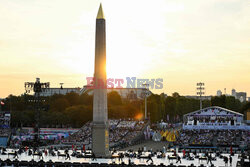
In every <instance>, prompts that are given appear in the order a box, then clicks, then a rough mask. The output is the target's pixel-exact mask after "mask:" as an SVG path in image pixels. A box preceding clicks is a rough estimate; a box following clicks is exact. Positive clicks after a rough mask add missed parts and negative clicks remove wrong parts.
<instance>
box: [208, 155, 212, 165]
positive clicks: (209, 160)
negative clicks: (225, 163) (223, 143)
mask: <svg viewBox="0 0 250 167" xmlns="http://www.w3.org/2000/svg"><path fill="white" fill-rule="evenodd" d="M209 162H210V164H211V165H212V164H213V163H212V156H211V154H210V155H208V156H207V164H209Z"/></svg>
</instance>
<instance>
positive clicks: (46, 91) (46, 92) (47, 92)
mask: <svg viewBox="0 0 250 167" xmlns="http://www.w3.org/2000/svg"><path fill="white" fill-rule="evenodd" d="M71 92H75V93H77V94H80V92H81V88H79V87H78V88H63V87H61V88H47V89H43V91H42V92H41V93H40V96H53V95H55V94H61V95H66V94H67V93H71Z"/></svg>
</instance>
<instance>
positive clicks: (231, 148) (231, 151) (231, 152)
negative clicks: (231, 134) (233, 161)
mask: <svg viewBox="0 0 250 167" xmlns="http://www.w3.org/2000/svg"><path fill="white" fill-rule="evenodd" d="M230 154H231V155H232V154H233V147H232V146H231V147H230Z"/></svg>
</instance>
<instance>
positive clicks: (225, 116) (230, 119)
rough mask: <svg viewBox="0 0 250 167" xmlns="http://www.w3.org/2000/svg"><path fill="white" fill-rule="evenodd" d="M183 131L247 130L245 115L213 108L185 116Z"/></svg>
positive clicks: (216, 107)
mask: <svg viewBox="0 0 250 167" xmlns="http://www.w3.org/2000/svg"><path fill="white" fill-rule="evenodd" d="M183 121H184V123H183V129H245V128H246V126H245V124H244V123H243V114H241V113H238V112H235V111H232V110H229V109H226V108H222V107H218V106H212V107H207V108H204V109H201V110H197V111H194V112H191V113H188V114H185V115H184V116H183Z"/></svg>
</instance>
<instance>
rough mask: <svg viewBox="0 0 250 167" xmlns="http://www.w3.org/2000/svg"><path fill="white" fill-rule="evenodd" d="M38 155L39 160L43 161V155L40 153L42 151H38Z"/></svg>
mask: <svg viewBox="0 0 250 167" xmlns="http://www.w3.org/2000/svg"><path fill="white" fill-rule="evenodd" d="M38 155H39V159H41V158H42V159H43V153H42V151H38Z"/></svg>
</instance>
